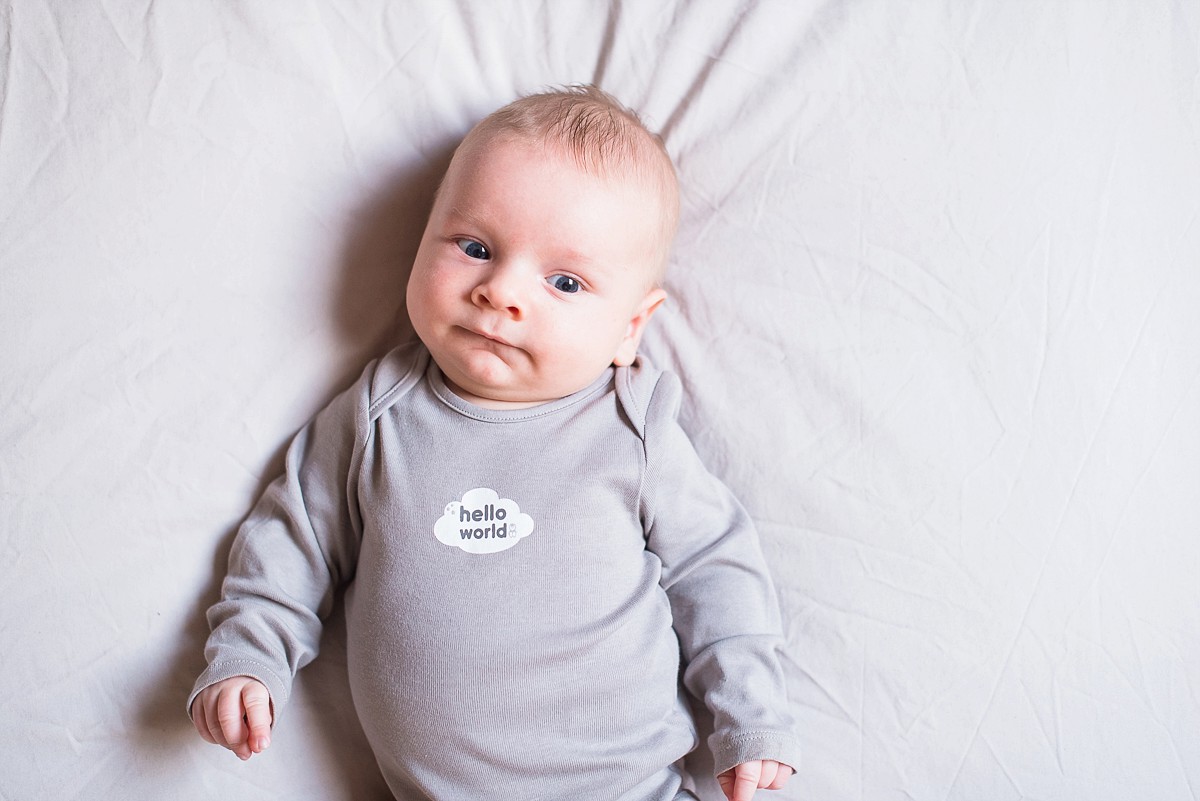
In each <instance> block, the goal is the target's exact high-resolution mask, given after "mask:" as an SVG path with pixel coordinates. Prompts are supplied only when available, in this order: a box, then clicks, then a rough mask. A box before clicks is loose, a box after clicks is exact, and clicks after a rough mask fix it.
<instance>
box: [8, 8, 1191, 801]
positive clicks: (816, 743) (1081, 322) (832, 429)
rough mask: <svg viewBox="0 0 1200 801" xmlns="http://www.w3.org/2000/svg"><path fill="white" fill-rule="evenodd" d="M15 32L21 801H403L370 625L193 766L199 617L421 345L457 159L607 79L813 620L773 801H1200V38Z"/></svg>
mask: <svg viewBox="0 0 1200 801" xmlns="http://www.w3.org/2000/svg"><path fill="white" fill-rule="evenodd" d="M0 30H3V32H4V35H3V36H0V53H2V57H0V553H2V555H3V558H2V560H0V588H2V591H3V600H4V604H3V609H2V610H0V654H2V656H0V664H2V666H3V669H2V671H0V718H2V719H3V721H4V725H3V726H2V727H0V798H3V799H15V800H20V801H26V800H28V799H100V798H132V799H137V798H146V799H150V798H153V799H187V800H190V799H197V800H199V799H212V798H236V799H274V798H321V799H371V798H379V799H382V798H386V797H387V793H386V789H385V788H384V786H383V785H382V782H381V780H380V779H379V776H378V772H377V770H376V768H375V766H374V761H373V759H372V757H371V755H370V753H369V751H368V750H367V747H366V744H365V740H364V738H363V735H362V733H361V730H360V729H359V727H358V723H357V721H356V719H355V716H354V713H353V710H352V708H351V705H350V701H349V695H348V690H347V687H346V669H345V649H344V645H343V643H342V641H341V634H342V628H341V623H340V622H339V620H338V618H337V617H336V616H335V618H334V619H333V620H332V621H331V625H330V628H329V630H328V632H327V636H326V638H325V640H326V642H325V644H324V648H323V653H322V655H321V657H320V658H319V659H318V660H317V662H315V663H314V664H313V665H312V666H311V667H309V668H306V669H305V670H304V671H302V673H301V677H300V679H299V686H298V692H297V697H296V699H295V700H294V701H293V703H292V705H291V707H290V708H289V712H288V715H287V717H286V719H285V720H284V721H283V725H281V726H280V729H279V730H278V731H277V732H276V735H275V737H274V743H273V745H272V747H271V749H270V750H269V751H268V752H267V753H266V754H264V755H263V756H260V757H256V758H254V759H253V760H251V761H250V762H249V763H246V764H243V763H241V762H239V761H238V760H237V759H236V758H234V757H233V756H232V755H231V754H229V753H228V752H225V751H223V750H221V749H218V748H215V747H213V746H209V745H207V744H205V743H203V742H202V741H201V740H200V739H199V737H197V736H196V734H195V733H194V731H193V730H192V728H191V725H190V723H189V721H188V720H187V718H186V716H185V715H184V709H183V707H184V701H185V698H186V695H187V692H188V689H189V688H190V686H191V682H192V680H193V678H194V676H195V675H196V674H197V673H198V672H199V671H200V670H201V668H202V666H203V657H202V647H203V641H204V637H205V635H206V624H205V622H204V619H203V610H204V609H205V608H206V607H207V606H208V605H209V604H210V603H212V602H213V601H214V600H215V599H216V597H217V592H218V587H219V582H220V577H221V575H222V573H223V570H224V565H225V560H226V555H227V552H228V549H229V545H230V542H231V540H232V536H233V532H234V531H235V529H236V527H237V525H238V523H239V521H240V520H241V519H242V517H243V516H244V515H245V513H246V512H247V511H248V508H249V506H250V504H251V503H252V502H253V500H254V499H255V497H256V496H257V494H258V493H259V492H260V491H261V490H262V488H263V487H264V486H265V484H266V482H267V481H269V480H270V479H271V478H272V476H273V475H274V474H275V473H276V472H277V471H278V470H279V469H280V467H281V464H282V449H283V448H284V446H285V444H286V442H287V441H288V439H289V438H290V436H291V435H292V434H293V433H294V432H295V431H296V430H297V429H298V428H299V427H300V426H301V425H302V424H303V423H304V422H305V421H306V420H307V419H308V417H309V416H310V415H311V414H313V413H314V412H315V410H317V409H318V408H320V407H321V406H322V405H323V404H324V403H325V402H326V401H327V400H328V399H329V398H330V397H332V395H333V394H334V393H335V392H337V391H338V390H339V389H341V388H342V387H344V386H345V385H346V384H347V383H348V382H349V381H350V380H352V378H353V377H354V376H356V375H357V374H358V373H359V371H360V370H361V368H362V366H363V365H364V364H365V363H366V361H368V360H369V359H370V358H372V357H374V356H376V355H378V354H380V353H382V352H383V351H385V350H386V349H387V348H388V347H389V345H390V343H394V342H398V341H400V340H402V339H404V338H406V337H407V336H408V329H407V327H406V323H405V321H404V319H403V308H404V304H403V288H404V280H405V271H406V267H407V265H408V263H409V262H410V260H411V258H412V256H413V254H414V252H415V250H416V245H417V242H418V238H419V235H420V232H421V229H422V226H423V222H424V214H425V211H426V210H427V208H428V204H429V200H430V197H431V194H432V191H433V188H434V186H435V184H436V181H437V179H438V177H439V175H440V171H441V170H442V168H443V167H444V165H445V163H446V159H447V157H448V154H449V152H450V149H451V148H452V147H453V145H454V144H455V142H456V141H457V139H458V138H459V137H461V136H462V134H463V133H464V132H465V131H466V130H467V129H468V128H469V127H470V126H471V125H472V124H473V122H475V121H476V120H478V119H479V118H480V117H481V116H483V115H484V114H486V113H487V112H489V111H491V110H492V109H494V108H496V107H498V106H500V105H502V104H504V103H506V102H508V101H509V100H511V99H513V98H514V97H516V96H517V95H519V94H521V93H525V92H528V91H532V90H537V89H540V88H542V87H545V86H549V85H558V84H564V83H572V82H596V83H598V84H599V85H601V86H602V87H603V88H605V89H607V90H609V91H611V92H613V93H614V94H616V95H617V96H618V97H620V98H621V99H623V100H624V101H625V102H626V103H628V104H629V105H631V106H633V107H634V108H636V109H638V110H639V111H640V112H641V114H642V115H643V116H644V117H645V119H646V120H647V122H648V123H649V124H650V125H651V127H654V128H656V129H659V130H661V131H662V132H663V134H664V136H665V140H666V143H667V145H668V148H669V150H670V151H671V153H672V155H673V156H674V157H675V159H676V163H677V165H678V168H679V173H680V176H681V181H682V185H683V223H682V226H681V230H680V234H679V238H678V241H677V244H676V247H675V250H674V255H673V258H672V267H671V273H670V276H669V278H668V281H667V289H668V291H669V292H670V295H671V299H670V301H669V303H668V305H667V306H666V308H665V309H664V311H663V312H662V313H661V314H660V315H659V316H658V317H656V319H655V320H654V322H653V325H652V330H651V331H650V332H649V334H648V336H647V341H646V343H645V347H644V352H645V353H646V354H647V355H648V356H649V357H650V358H652V359H653V360H654V361H655V362H657V363H659V364H661V365H663V366H668V367H670V368H672V369H674V370H676V371H678V372H679V373H680V374H681V376H682V377H683V380H684V385H685V388H686V390H687V399H686V402H685V406H684V410H683V421H684V424H685V426H686V427H687V429H688V430H689V432H690V433H691V434H692V435H693V437H694V440H695V442H696V444H697V447H698V449H699V450H700V451H701V453H702V454H703V455H704V456H705V457H706V459H707V460H708V463H709V464H710V466H711V468H712V470H713V471H714V472H716V473H718V474H719V475H720V476H721V477H722V478H723V479H724V480H725V481H726V482H727V483H728V484H729V485H730V486H732V487H733V488H734V490H735V491H736V492H737V493H738V494H739V496H740V497H741V498H742V500H743V502H744V503H745V504H746V506H747V508H748V509H749V510H750V512H751V513H752V515H753V516H754V517H755V519H756V520H757V521H758V523H759V524H760V527H761V533H762V537H763V541H764V547H765V549H766V551H767V554H768V556H769V558H770V560H771V565H772V571H773V574H774V577H775V580H776V583H777V587H778V592H779V598H780V601H781V603H782V606H783V611H784V619H785V624H786V633H787V637H788V648H787V652H786V655H785V656H786V660H785V661H786V668H787V670H788V673H789V676H790V678H791V681H792V685H791V691H792V694H793V700H794V702H795V704H796V706H797V710H798V715H799V718H800V722H801V731H800V735H801V737H802V738H803V741H804V743H805V748H806V758H805V761H804V763H803V764H801V765H799V766H798V774H797V775H796V777H795V778H794V779H793V780H792V782H791V783H790V785H789V786H788V788H787V789H786V790H784V791H781V792H777V793H774V794H767V793H762V794H760V797H767V796H769V797H771V798H778V799H780V800H781V801H784V800H785V799H806V800H809V799H811V800H812V801H818V800H819V801H842V800H843V799H845V800H851V799H865V800H867V801H890V800H891V799H897V800H899V799H919V800H921V801H925V800H927V799H928V800H931V801H980V800H981V799H982V800H984V801H990V800H991V799H995V800H996V801H1009V800H1010V799H1011V800H1012V801H1017V800H1018V799H1038V800H1039V801H1050V800H1051V799H1073V800H1078V801H1130V799H1137V800H1138V801H1183V799H1195V798H1197V796H1200V612H1198V609H1200V590H1198V589H1197V587H1198V586H1200V584H1198V582H1197V580H1196V577H1197V575H1200V314H1198V311H1197V310H1198V309H1200V223H1198V219H1200V144H1198V142H1200V139H1198V135H1200V5H1198V4H1197V3H1196V2H1193V1H1192V0H1178V1H1177V2H1168V0H1105V1H1104V2H1084V1H1083V0H1074V1H1073V0H1061V1H1056V2H992V1H991V0H963V1H962V2H951V1H950V0H943V1H942V2H936V1H932V0H931V1H930V2H923V1H922V2H911V3H893V2H886V0H862V1H861V2H850V1H848V0H847V1H844V2H839V1H837V0H831V1H830V2H817V1H816V0H800V1H799V2H765V1H764V2H734V1H733V0H697V1H695V2H690V1H688V0H668V1H667V2H661V3H640V2H631V1H629V0H626V2H620V0H617V1H615V2H611V3H608V2H584V1H583V0H565V1H564V2H556V3H539V2H526V1H525V0H508V1H507V2H495V3H485V2H468V0H460V1H459V2H433V1H426V2H417V1H416V0H401V1H398V2H383V0H376V1H375V2H371V1H369V0H361V1H358V2H350V0H328V1H327V2H320V3H240V2H238V3H234V2H225V3H220V2H218V3H168V2H155V3H151V2H131V3H120V2H111V0H109V1H107V2H90V3H69V2H55V1H54V0H28V1H27V0H0ZM698 762H699V764H701V766H702V764H703V758H702V757H701V759H700V760H698ZM481 781H483V782H486V777H481ZM701 785H702V787H701V790H702V795H703V796H704V798H705V799H706V800H707V801H713V800H714V799H717V798H719V792H718V791H715V785H713V784H712V783H711V782H703V781H702V782H701ZM530 797H531V798H533V797H537V788H536V786H531V788H530Z"/></svg>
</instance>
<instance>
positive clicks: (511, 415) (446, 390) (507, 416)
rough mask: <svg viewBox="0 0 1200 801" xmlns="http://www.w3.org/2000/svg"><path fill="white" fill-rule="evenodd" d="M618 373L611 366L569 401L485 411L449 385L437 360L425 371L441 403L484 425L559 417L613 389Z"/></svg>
mask: <svg viewBox="0 0 1200 801" xmlns="http://www.w3.org/2000/svg"><path fill="white" fill-rule="evenodd" d="M615 373H616V370H615V368H613V367H608V368H607V369H605V370H604V372H603V373H601V374H600V376H599V378H597V379H596V380H595V381H593V382H592V383H591V384H589V385H588V386H586V387H584V388H583V389H581V390H579V391H578V392H573V393H571V394H570V395H567V396H566V397H565V398H559V399H558V400H552V401H548V402H546V403H542V404H539V405H537V406H530V407H529V408H527V409H485V408H484V407H482V406H476V405H475V404H474V403H471V402H470V401H466V400H463V399H462V398H460V397H459V396H458V395H456V394H454V391H453V390H451V389H450V387H448V386H447V385H446V379H445V376H443V375H442V371H441V369H439V368H438V366H437V362H435V361H434V360H433V359H430V360H429V366H428V367H427V368H426V370H425V380H426V381H427V382H428V383H429V388H430V389H431V390H433V394H434V395H435V396H436V397H437V399H438V400H440V401H441V402H442V403H444V404H445V405H446V406H449V407H450V408H451V409H453V410H454V411H456V412H458V413H459V414H461V415H463V416H464V417H470V418H471V419H472V420H479V421H480V422H484V423H520V422H523V421H525V420H533V419H536V418H538V417H546V416H548V415H552V414H557V413H558V412H561V411H563V410H564V409H568V408H570V407H572V406H575V405H576V404H578V403H582V402H583V401H586V400H587V399H588V398H590V397H592V396H593V395H595V394H597V393H598V392H601V391H603V390H605V389H607V388H608V387H609V386H611V385H612V381H613V376H614V374H615Z"/></svg>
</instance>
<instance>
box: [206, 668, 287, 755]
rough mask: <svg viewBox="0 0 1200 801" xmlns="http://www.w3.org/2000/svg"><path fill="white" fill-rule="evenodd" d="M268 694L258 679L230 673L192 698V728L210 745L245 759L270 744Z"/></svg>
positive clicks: (263, 749) (270, 718)
mask: <svg viewBox="0 0 1200 801" xmlns="http://www.w3.org/2000/svg"><path fill="white" fill-rule="evenodd" d="M273 717H274V716H273V715H272V713H271V694H270V693H269V692H267V688H266V687H264V686H263V685H262V683H261V682H259V681H257V680H255V679H252V678H250V677H248V676H234V677H233V678H232V679H225V680H224V681H219V682H217V683H216V684H214V685H212V686H211V687H205V688H204V689H203V690H201V691H200V694H199V695H197V696H196V700H195V701H193V702H192V723H194V724H195V725H196V731H198V732H200V736H201V737H203V738H204V739H205V740H207V741H208V742H210V743H213V744H214V745H220V746H224V747H225V748H228V749H229V750H230V751H232V752H233V753H235V754H237V755H238V758H239V759H242V760H246V759H249V758H250V757H251V756H252V755H253V754H260V753H262V752H263V751H265V750H266V748H267V746H269V745H270V744H271V724H272V722H273Z"/></svg>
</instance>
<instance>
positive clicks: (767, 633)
mask: <svg viewBox="0 0 1200 801" xmlns="http://www.w3.org/2000/svg"><path fill="white" fill-rule="evenodd" d="M679 396H680V389H679V382H678V379H676V378H675V377H674V376H672V375H670V374H663V376H662V378H661V379H660V380H659V381H658V382H657V385H656V387H655V389H654V393H653V396H652V397H651V399H650V402H649V404H648V408H647V411H646V434H645V442H646V451H647V472H646V480H645V488H644V491H643V517H644V521H645V525H646V529H647V542H648V547H649V548H650V550H651V551H653V552H654V553H655V554H656V555H657V556H658V557H659V559H660V560H661V561H662V578H661V583H662V585H663V587H664V589H665V590H666V592H667V597H668V598H669V599H670V602H671V611H672V615H673V618H674V627H675V630H676V633H677V635H678V637H679V641H680V646H681V649H682V652H683V659H684V665H685V667H684V674H683V675H684V684H685V685H686V687H687V688H688V690H689V691H690V692H692V694H693V695H695V696H697V697H698V698H701V699H703V701H704V703H705V704H706V705H707V706H708V708H709V710H710V711H711V712H712V713H713V717H714V721H715V730H714V733H713V735H712V736H711V738H710V741H709V746H710V748H711V749H712V752H713V756H714V759H715V766H716V771H717V773H721V772H723V771H725V770H727V769H729V768H731V767H733V766H734V765H738V764H741V763H742V762H746V761H748V760H752V759H774V760H777V761H779V762H783V763H785V764H788V765H791V766H793V767H795V766H796V765H797V764H798V759H799V743H798V738H797V736H796V734H795V728H794V726H795V724H794V719H793V716H792V715H791V713H790V710H789V706H788V697H787V691H786V686H785V682H784V676H783V670H782V667H781V665H780V661H779V656H778V651H779V649H780V647H781V646H782V643H783V637H782V634H781V626H780V614H779V606H778V601H777V599H776V596H775V590H774V587H773V585H772V583H771V578H770V575H769V573H768V571H767V567H766V564H765V560H764V559H763V556H762V551H761V547H760V545H759V541H758V535H757V532H756V531H755V528H754V524H753V522H752V521H751V520H750V518H749V516H748V515H747V513H746V511H745V510H744V509H743V508H742V507H741V505H740V504H739V503H738V502H737V500H736V499H735V498H734V497H733V495H732V493H731V492H730V491H729V489H728V488H727V487H726V486H725V485H724V484H723V483H721V482H720V481H719V480H717V479H716V478H715V477H714V476H713V475H711V474H710V473H709V472H708V470H707V469H706V468H705V467H704V465H703V464H702V463H701V461H700V459H699V457H698V456H697V454H696V452H695V450H694V448H693V447H692V444H691V442H690V441H689V440H688V438H687V436H686V434H685V433H684V432H683V430H682V429H681V428H680V427H679V425H678V423H677V422H676V415H677V411H678V406H679Z"/></svg>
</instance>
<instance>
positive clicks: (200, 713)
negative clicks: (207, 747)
mask: <svg viewBox="0 0 1200 801" xmlns="http://www.w3.org/2000/svg"><path fill="white" fill-rule="evenodd" d="M192 725H193V726H195V727H196V732H197V733H198V734H199V735H200V736H201V737H203V738H204V741H205V742H207V743H212V744H213V745H220V743H218V742H217V741H216V738H214V737H213V734H212V732H211V731H210V730H209V727H208V718H207V717H205V714H204V704H203V702H202V701H200V700H197V701H196V702H195V703H194V704H192Z"/></svg>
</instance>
